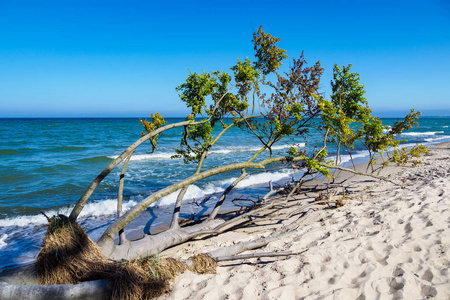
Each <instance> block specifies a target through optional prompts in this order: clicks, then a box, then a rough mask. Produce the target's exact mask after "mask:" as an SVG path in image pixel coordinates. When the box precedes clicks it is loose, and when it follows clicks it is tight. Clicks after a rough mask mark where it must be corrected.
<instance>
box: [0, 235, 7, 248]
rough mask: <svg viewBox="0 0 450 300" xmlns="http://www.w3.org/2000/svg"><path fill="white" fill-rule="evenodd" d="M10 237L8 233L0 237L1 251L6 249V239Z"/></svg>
mask: <svg viewBox="0 0 450 300" xmlns="http://www.w3.org/2000/svg"><path fill="white" fill-rule="evenodd" d="M7 237H8V235H7V234H6V233H4V234H2V236H0V249H2V248H5V247H6V245H7V243H6V242H5V241H6V238H7Z"/></svg>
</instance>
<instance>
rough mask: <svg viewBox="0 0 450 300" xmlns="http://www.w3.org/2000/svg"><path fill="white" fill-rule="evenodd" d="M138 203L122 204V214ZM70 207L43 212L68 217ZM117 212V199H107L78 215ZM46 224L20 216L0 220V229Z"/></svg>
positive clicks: (41, 219)
mask: <svg viewBox="0 0 450 300" xmlns="http://www.w3.org/2000/svg"><path fill="white" fill-rule="evenodd" d="M137 203H138V202H136V201H134V200H129V201H127V202H124V203H123V205H122V206H123V208H122V210H123V212H126V211H128V210H129V209H130V208H132V207H133V206H135V205H136V204H137ZM71 210H72V207H64V208H59V209H50V210H47V211H45V214H46V215H47V216H54V215H58V214H64V215H69V214H70V211H71ZM116 212H117V199H107V200H102V201H96V202H92V203H87V204H86V205H85V206H84V208H83V210H82V211H81V213H80V216H79V218H81V219H83V218H89V217H99V216H107V215H115V214H116ZM45 224H47V219H46V218H45V217H44V216H43V215H42V214H39V215H22V216H17V217H13V218H6V219H0V227H28V226H39V225H45Z"/></svg>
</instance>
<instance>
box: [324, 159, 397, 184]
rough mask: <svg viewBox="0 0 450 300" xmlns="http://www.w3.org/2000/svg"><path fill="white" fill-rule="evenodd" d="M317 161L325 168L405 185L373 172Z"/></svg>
mask: <svg viewBox="0 0 450 300" xmlns="http://www.w3.org/2000/svg"><path fill="white" fill-rule="evenodd" d="M317 163H318V164H319V165H320V166H322V167H325V168H329V169H336V170H340V171H344V172H349V173H353V174H356V175H361V176H368V177H372V178H375V179H378V180H382V181H387V182H390V183H392V184H394V185H396V186H400V187H403V185H402V184H399V183H397V182H395V181H392V180H390V179H388V178H386V177H382V176H377V175H374V174H371V173H365V172H359V171H356V170H352V169H348V168H343V167H339V166H335V165H329V164H326V163H323V162H317Z"/></svg>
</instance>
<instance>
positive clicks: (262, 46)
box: [252, 26, 287, 75]
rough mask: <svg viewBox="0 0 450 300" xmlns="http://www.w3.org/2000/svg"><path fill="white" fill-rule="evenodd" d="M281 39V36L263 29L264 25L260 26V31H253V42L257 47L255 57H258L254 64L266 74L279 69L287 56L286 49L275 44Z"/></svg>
mask: <svg viewBox="0 0 450 300" xmlns="http://www.w3.org/2000/svg"><path fill="white" fill-rule="evenodd" d="M279 41H280V39H279V38H276V37H273V36H271V35H270V34H268V33H265V32H264V31H263V30H262V26H259V28H258V31H257V32H255V33H253V40H252V42H253V45H254V49H255V57H256V58H257V61H256V62H254V65H255V67H256V69H257V70H260V71H261V72H262V73H263V74H264V75H267V74H270V73H272V72H274V71H275V70H277V69H278V68H279V67H280V66H281V65H282V63H281V61H282V60H283V59H285V58H287V55H286V54H285V53H286V50H283V49H280V48H278V47H277V46H276V45H275V44H276V43H278V42H279Z"/></svg>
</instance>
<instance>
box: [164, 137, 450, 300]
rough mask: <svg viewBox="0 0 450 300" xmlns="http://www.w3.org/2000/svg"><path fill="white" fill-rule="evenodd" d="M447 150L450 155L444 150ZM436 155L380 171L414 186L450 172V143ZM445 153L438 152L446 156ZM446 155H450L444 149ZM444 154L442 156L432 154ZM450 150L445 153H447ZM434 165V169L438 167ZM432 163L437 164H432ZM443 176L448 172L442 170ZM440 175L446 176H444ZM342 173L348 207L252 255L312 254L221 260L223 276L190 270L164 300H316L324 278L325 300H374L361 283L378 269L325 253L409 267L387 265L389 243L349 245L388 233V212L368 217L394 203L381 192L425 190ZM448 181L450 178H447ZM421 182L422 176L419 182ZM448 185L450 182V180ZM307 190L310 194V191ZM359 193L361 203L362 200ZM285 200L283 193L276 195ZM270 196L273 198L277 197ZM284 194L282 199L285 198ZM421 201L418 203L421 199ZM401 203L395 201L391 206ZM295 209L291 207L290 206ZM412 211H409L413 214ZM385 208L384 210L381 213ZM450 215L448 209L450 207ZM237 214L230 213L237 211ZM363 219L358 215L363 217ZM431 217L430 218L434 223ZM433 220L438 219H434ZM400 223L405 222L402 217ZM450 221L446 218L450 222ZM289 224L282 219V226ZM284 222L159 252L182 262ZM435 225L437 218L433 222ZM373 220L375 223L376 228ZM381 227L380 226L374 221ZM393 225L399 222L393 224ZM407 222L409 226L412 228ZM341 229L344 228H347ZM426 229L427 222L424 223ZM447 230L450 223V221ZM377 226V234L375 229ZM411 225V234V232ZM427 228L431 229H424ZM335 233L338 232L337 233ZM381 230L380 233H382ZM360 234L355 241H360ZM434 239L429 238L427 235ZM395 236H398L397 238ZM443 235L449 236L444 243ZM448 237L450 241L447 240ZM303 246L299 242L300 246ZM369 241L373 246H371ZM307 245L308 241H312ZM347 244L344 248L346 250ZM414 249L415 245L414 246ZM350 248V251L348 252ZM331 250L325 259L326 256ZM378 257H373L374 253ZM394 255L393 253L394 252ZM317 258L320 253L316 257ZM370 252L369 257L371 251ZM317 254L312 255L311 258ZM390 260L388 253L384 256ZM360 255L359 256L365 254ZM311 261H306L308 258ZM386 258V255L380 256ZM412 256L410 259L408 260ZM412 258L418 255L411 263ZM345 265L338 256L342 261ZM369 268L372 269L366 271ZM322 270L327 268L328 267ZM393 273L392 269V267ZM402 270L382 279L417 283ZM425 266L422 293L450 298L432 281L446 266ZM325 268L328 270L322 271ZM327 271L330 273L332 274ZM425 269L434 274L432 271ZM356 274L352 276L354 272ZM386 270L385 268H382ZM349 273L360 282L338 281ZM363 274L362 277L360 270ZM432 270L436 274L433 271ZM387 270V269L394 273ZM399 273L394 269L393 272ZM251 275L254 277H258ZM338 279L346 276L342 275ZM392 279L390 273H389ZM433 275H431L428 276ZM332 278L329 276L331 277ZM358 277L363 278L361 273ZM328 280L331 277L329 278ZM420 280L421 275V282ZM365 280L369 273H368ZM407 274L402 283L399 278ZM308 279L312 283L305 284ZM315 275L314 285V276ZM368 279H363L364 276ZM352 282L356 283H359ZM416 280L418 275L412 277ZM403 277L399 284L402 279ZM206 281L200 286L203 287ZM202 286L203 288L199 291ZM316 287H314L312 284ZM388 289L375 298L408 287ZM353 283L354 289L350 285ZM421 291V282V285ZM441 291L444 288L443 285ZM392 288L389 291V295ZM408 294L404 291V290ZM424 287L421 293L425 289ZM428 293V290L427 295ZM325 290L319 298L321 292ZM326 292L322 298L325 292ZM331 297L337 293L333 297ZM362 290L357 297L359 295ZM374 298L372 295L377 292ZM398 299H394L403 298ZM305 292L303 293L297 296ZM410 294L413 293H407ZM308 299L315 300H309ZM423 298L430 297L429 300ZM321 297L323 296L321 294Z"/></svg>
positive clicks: (318, 216)
mask: <svg viewBox="0 0 450 300" xmlns="http://www.w3.org/2000/svg"><path fill="white" fill-rule="evenodd" d="M445 149H446V150H445ZM429 150H430V153H431V154H429V155H425V156H423V158H422V160H423V161H424V164H423V165H422V166H419V167H418V168H415V169H412V168H404V167H388V168H385V169H383V170H382V173H381V175H386V174H391V176H396V175H395V174H396V173H402V174H401V175H400V176H403V177H406V178H407V180H408V181H411V182H414V181H417V180H420V178H424V176H423V175H421V174H422V173H429V172H432V171H433V170H434V171H439V170H441V169H442V168H444V169H445V166H447V172H448V170H449V168H450V157H449V155H450V143H449V142H448V143H442V144H438V145H435V146H433V147H430V148H429ZM443 151H444V154H442V153H440V152H443ZM445 151H447V152H445ZM434 152H439V153H434ZM445 153H447V154H445ZM436 159H437V160H438V161H442V162H443V163H444V162H445V163H446V165H444V167H442V166H441V167H439V166H437V165H436V161H435V160H436ZM433 164H434V165H433ZM430 165H431V166H430ZM358 166H359V167H363V166H362V165H361V164H359V165H358ZM441 171H442V170H441ZM439 172H440V171H439ZM336 173H340V174H339V175H338V178H339V180H337V181H336V182H335V186H339V184H341V183H342V181H345V184H346V185H347V186H348V189H347V194H348V195H350V196H352V197H353V198H354V199H352V200H347V201H346V202H347V205H345V206H343V207H341V208H339V209H336V210H323V211H320V212H317V213H314V214H313V216H312V217H311V218H310V219H309V220H308V222H307V223H306V224H305V225H303V226H301V227H300V228H299V229H298V230H299V235H298V236H297V235H296V236H294V237H292V239H290V240H288V241H279V242H276V243H271V244H269V245H268V246H267V247H266V249H267V250H266V249H264V250H261V249H260V250H255V251H251V252H265V251H274V252H277V251H286V250H288V251H293V252H299V251H302V250H305V249H308V250H307V251H306V252H305V253H304V254H302V255H301V256H300V257H299V256H291V257H287V258H282V259H280V258H278V259H273V258H272V259H269V258H261V259H250V260H246V261H236V262H232V263H220V264H219V268H218V274H216V275H197V274H195V275H194V274H191V273H190V272H186V273H184V274H181V275H180V276H178V277H177V278H176V279H175V281H174V282H173V286H174V288H173V289H172V291H171V293H169V294H168V295H165V296H162V297H161V298H160V299H171V298H176V299H204V298H207V299H220V298H222V297H224V296H228V297H229V298H230V299H240V298H243V299H245V298H247V299H250V298H253V299H254V298H255V297H256V298H258V299H259V298H261V299H266V298H267V299H271V298H283V299H297V298H304V297H306V299H316V298H318V297H319V296H320V295H322V294H323V293H322V292H321V291H322V289H323V288H324V283H323V281H324V280H325V279H326V280H328V283H327V284H328V285H327V286H326V287H328V289H325V290H326V291H327V293H328V294H326V293H325V294H323V295H324V296H325V297H329V296H330V297H331V295H335V294H336V293H338V294H336V295H338V296H339V295H340V296H339V297H342V298H346V297H348V298H349V299H351V298H355V299H356V298H357V297H358V296H360V295H363V294H364V295H366V296H369V298H371V297H372V295H374V294H373V293H374V292H373V291H365V290H363V291H361V289H360V288H359V286H360V285H361V283H360V282H359V281H360V280H359V279H355V278H356V277H357V278H360V277H358V276H359V275H361V274H363V273H365V274H366V275H367V274H368V273H369V271H370V272H372V273H373V272H374V271H376V270H377V268H374V270H370V268H369V270H367V269H364V268H363V267H361V266H358V265H352V264H351V263H350V262H349V261H350V259H347V260H348V261H347V262H345V261H344V262H342V257H340V260H341V261H340V262H339V263H337V264H340V266H337V265H335V264H336V263H335V262H334V257H333V254H334V253H333V252H331V253H330V252H329V251H328V252H327V249H330V247H331V248H333V249H334V248H335V249H337V250H338V251H339V253H340V254H341V255H344V257H345V254H346V253H347V254H348V252H351V253H353V252H355V251H356V252H358V255H359V256H361V255H362V256H364V257H362V258H361V259H359V258H357V260H359V264H362V265H366V264H368V263H369V264H370V263H372V264H375V265H377V263H378V264H381V263H379V262H378V261H380V260H381V261H382V262H383V263H386V265H385V266H383V264H381V265H382V267H381V268H384V269H386V266H387V267H388V268H390V269H392V270H390V272H391V273H392V272H394V271H395V270H397V269H395V268H396V267H397V266H398V265H402V264H405V263H408V260H409V259H410V257H408V254H404V255H402V254H398V253H397V256H398V255H400V256H402V257H403V258H402V260H401V262H400V263H399V264H397V265H396V266H395V268H394V267H392V266H391V265H392V263H391V262H390V261H388V259H385V260H384V261H383V257H384V258H385V257H389V256H390V254H386V253H384V252H389V251H391V250H392V249H394V248H395V247H394V248H392V249H389V250H384V249H387V248H389V247H390V246H392V245H387V246H385V247H384V248H381V250H380V249H378V248H380V247H381V246H379V244H380V243H381V244H382V242H380V241H377V243H376V246H377V247H375V245H370V243H369V246H367V247H366V248H364V247H365V246H362V243H361V242H360V244H359V245H356V244H352V245H350V246H351V247H346V246H345V244H347V243H349V242H348V241H351V240H352V239H356V238H367V239H368V241H369V242H370V237H374V236H375V237H376V236H377V235H379V234H380V232H381V231H382V230H386V228H382V227H383V224H384V220H383V217H386V215H384V216H383V215H382V211H375V210H374V213H373V214H372V212H370V213H368V212H367V211H368V210H371V209H372V210H373V209H374V208H373V207H372V206H371V205H369V206H368V207H366V206H367V204H368V203H370V201H372V202H374V203H375V204H376V205H381V206H383V205H384V206H389V205H388V204H387V203H385V201H386V200H382V199H381V200H380V199H379V198H380V197H381V195H385V194H386V195H387V196H388V197H387V198H388V199H389V197H391V198H392V195H390V194H389V193H404V192H405V191H410V190H412V189H413V188H415V189H418V190H420V189H421V188H423V185H419V186H417V182H416V184H415V185H410V186H408V183H407V188H406V189H399V188H398V187H395V186H393V185H392V184H390V183H384V182H380V181H379V180H376V179H373V178H370V177H367V178H366V177H364V178H363V177H362V176H360V175H353V174H348V173H345V172H342V171H337V172H336ZM448 175H449V176H450V174H448ZM442 176H443V175H442V174H441V177H437V178H438V179H439V178H440V179H442V180H444V187H445V183H447V186H450V184H448V179H447V178H442ZM414 178H419V179H417V180H416V179H414ZM445 180H447V181H445ZM326 181H328V179H327V178H320V179H316V180H314V181H310V182H308V183H306V184H305V186H304V188H305V189H306V191H305V192H304V193H302V194H297V195H294V196H293V198H292V199H290V201H289V202H290V203H291V204H295V203H299V202H301V201H304V200H307V199H309V200H311V199H314V197H316V196H317V195H318V193H317V191H313V189H314V188H315V189H316V190H317V187H319V186H320V185H321V184H323V183H325V182H326ZM308 189H309V190H308ZM449 194H450V191H449V188H448V187H447V190H445V191H444V195H446V199H447V200H446V201H447V202H446V203H447V204H446V205H447V206H448V204H450V203H448V201H449V200H448V198H449ZM360 195H362V196H361V198H358V197H359V196H360ZM274 197H279V196H274ZM274 197H272V199H274ZM282 197H283V196H282ZM412 199H413V200H414V201H418V199H416V198H415V197H412ZM419 200H420V199H419ZM393 205H394V206H395V204H393ZM291 207H292V206H291ZM394 208H395V209H394V210H395V211H394V213H400V212H401V210H402V209H404V208H405V207H403V206H402V207H400V208H396V207H394ZM408 208H410V207H406V209H408ZM383 209H384V208H383ZM289 211H290V210H289V208H288V209H286V213H288V212H289ZM447 211H448V209H447ZM223 213H230V212H223ZM231 213H232V212H231ZM358 214H359V215H358ZM340 218H343V219H346V220H350V221H348V222H350V223H349V224H345V226H341V227H340V228H339V222H341V221H342V220H341V219H340ZM402 218H405V216H402ZM428 219H430V218H428ZM431 219H434V217H432V218H431ZM398 220H400V218H399V219H398ZM351 221H352V222H353V223H355V224H354V225H358V224H359V225H361V224H362V225H361V226H363V227H362V228H358V226H359V225H358V226H355V227H357V228H351V227H352V226H351V225H352V223H351ZM355 221H356V222H355ZM449 221H450V220H447V223H448V222H449ZM283 222H284V221H283ZM283 222H276V223H273V224H272V223H270V222H269V223H267V224H263V223H258V222H256V223H257V224H250V225H244V226H242V227H239V228H237V229H235V230H232V231H227V232H225V233H223V234H220V235H218V236H215V237H212V238H209V239H205V240H202V239H198V240H193V241H189V242H187V243H184V244H182V245H178V246H174V247H172V248H170V249H167V250H165V251H163V252H162V253H161V255H162V256H171V257H177V258H187V257H189V256H191V255H193V254H198V253H201V252H203V253H204V252H208V251H211V250H214V249H217V248H220V247H222V246H227V245H230V244H233V243H236V242H238V241H240V240H250V239H254V238H257V237H260V236H262V235H264V234H268V233H270V232H271V231H273V230H276V228H277V226H279V225H280V224H282V223H283ZM403 222H404V223H405V222H406V223H405V224H402V226H403V227H405V228H406V229H404V232H405V234H408V232H407V231H409V233H411V232H414V229H415V226H413V225H411V222H407V221H405V220H404V221H403ZM432 222H433V221H432ZM371 223H372V224H371ZM375 223H377V224H375ZM394 223H395V222H394ZM407 224H409V226H407ZM341 225H342V224H341ZM425 225H426V224H425ZM447 225H448V224H447ZM373 227H375V230H373V229H374V228H373ZM410 227H411V228H413V229H410ZM425 227H426V226H425ZM428 227H430V228H429V229H428V230H430V229H433V228H434V227H433V224H432V225H430V226H428ZM448 228H449V227H448V226H447V228H444V230H443V231H442V230H441V229H442V228H439V229H438V230H435V231H439V230H441V231H440V232H438V234H440V237H439V239H440V240H441V243H440V244H436V243H435V244H434V245H431V246H432V247H435V248H436V247H441V246H439V245H444V246H443V247H444V248H445V245H448V244H450V242H449V241H448V240H445V234H447V236H450V232H449V229H448ZM336 230H337V232H336ZM377 231H378V232H377ZM355 234H356V236H355ZM427 234H430V233H427ZM346 235H349V236H350V240H347V239H344V236H346ZM305 236H306V237H305ZM396 237H397V236H396ZM442 237H444V238H442ZM330 239H333V240H332V241H331V243H330V245H328V246H326V245H327V243H328V241H330ZM447 239H448V238H447ZM298 241H300V242H298ZM365 242H366V243H367V241H365ZM308 243H309V244H308ZM341 243H343V244H344V245H341ZM387 243H389V240H387ZM411 243H412V244H411V245H412V246H410V247H412V251H413V252H414V253H415V252H417V253H420V252H421V251H422V250H425V247H420V245H418V243H417V242H414V241H413V242H411ZM413 244H414V245H413ZM417 246H419V248H421V250H420V251H416V249H417V250H418V248H417ZM414 247H415V248H414ZM352 249H353V250H352ZM350 250H352V251H350ZM324 251H325V254H324V253H322V252H324ZM443 251H444V255H446V258H444V260H443V261H442V264H444V265H446V267H447V268H448V267H450V257H449V253H448V246H447V248H445V249H444V250H443ZM371 252H375V254H373V253H371ZM391 252H392V251H391ZM311 253H314V254H311ZM367 253H369V254H370V255H369V254H367ZM311 255H312V256H311ZM383 255H384V256H383ZM359 256H358V257H359ZM375 256H376V257H377V259H376V260H375V262H373V261H372V260H373V259H374V257H375ZM305 257H306V258H305ZM380 257H381V258H380ZM405 257H406V258H405ZM411 259H412V258H411ZM338 260H339V259H338ZM352 260H355V257H354V256H353V257H352ZM421 260H422V261H425V262H426V260H424V259H421ZM314 264H319V265H320V266H315V267H314V266H313V265H314ZM330 264H332V265H333V264H334V265H333V266H332V267H331V269H333V270H335V271H336V272H337V273H333V272H332V271H330V270H329V268H330V267H329V266H328V265H330ZM346 264H348V266H347V267H343V266H345V265H346ZM291 265H292V266H293V265H295V266H296V267H295V270H292V268H291ZM366 267H367V266H366ZM323 268H324V269H323ZM393 268H394V269H395V270H394V269H393ZM399 268H400V269H402V270H403V273H402V272H400V271H398V272H400V273H402V276H393V275H392V274H391V275H390V276H387V275H386V276H385V277H383V278H390V279H389V280H391V281H390V282H395V283H396V284H397V285H396V286H397V287H399V286H401V285H403V287H404V286H406V285H407V284H408V283H410V282H411V278H408V279H407V280H406V281H405V282H403V281H401V279H404V278H403V275H404V274H405V272H404V269H405V268H402V267H401V266H400V267H399ZM421 268H422V269H423V270H424V272H425V273H424V272H422V273H420V270H419V271H415V273H414V274H413V275H414V277H416V278H418V279H417V280H419V281H418V282H421V281H420V279H421V278H420V276H422V277H425V278H428V279H430V276H431V279H430V281H427V280H425V279H424V280H425V281H427V282H429V284H426V283H423V282H422V283H421V284H422V285H423V286H424V287H423V289H421V290H420V291H417V289H416V291H415V292H416V293H417V292H419V294H420V293H422V294H424V295H428V296H433V293H435V292H436V294H438V293H439V295H442V293H444V295H445V293H447V295H449V294H450V291H448V290H449V288H447V290H446V289H445V287H446V286H449V282H448V279H446V280H447V281H444V283H443V284H440V285H439V284H438V288H436V287H434V286H433V285H436V283H434V282H433V278H435V279H436V280H438V279H439V280H441V281H442V280H444V279H442V278H443V277H445V275H448V274H447V273H445V272H444V271H442V269H440V270H437V271H435V272H433V270H431V266H426V267H422V266H421ZM322 269H323V270H322ZM303 270H307V272H308V274H309V276H310V277H311V278H309V279H308V278H306V277H305V276H307V275H305V274H302V272H303V273H305V272H306V271H303ZM327 270H328V271H327ZM427 270H430V271H429V272H428V271H427ZM350 271H351V272H350ZM384 271H385V270H384ZM345 272H347V273H348V272H350V273H351V274H346V276H350V277H352V276H353V277H352V278H353V279H355V280H356V281H355V282H354V283H348V282H347V283H346V284H347V287H345V288H344V287H339V284H340V282H339V280H338V278H340V277H342V274H344V273H345ZM358 272H359V274H356V273H358ZM430 272H431V273H430ZM442 272H444V273H445V274H444V275H442V274H441V273H442ZM388 273H389V272H388ZM394 273H395V272H394ZM252 274H253V275H252ZM298 274H302V276H303V277H302V278H297V277H298V276H299V275H298ZM339 274H340V275H339ZM386 274H387V273H386ZM430 274H432V275H430ZM325 275H326V276H325ZM356 275H358V276H356ZM290 276H294V277H295V278H297V280H299V282H301V280H303V282H306V283H308V288H304V287H301V286H296V285H295V284H294V285H293V283H292V280H291V281H289V282H285V280H284V279H285V278H287V277H290ZM324 276H325V277H324ZM417 276H418V277H417ZM363 277H365V276H363ZM397 277H401V278H397ZM305 278H306V279H305ZM314 278H316V280H315V279H314ZM318 278H322V279H320V280H321V283H318V282H315V281H317V280H318ZM361 278H362V277H361ZM353 279H352V280H353ZM412 279H414V278H412ZM399 280H400V281H399ZM246 281H249V282H250V283H251V291H249V290H248V289H249V288H246V287H243V286H242V285H241V283H243V282H246ZM265 282H266V283H265ZM200 283H201V284H200ZM199 284H200V286H199ZM311 284H312V285H311ZM386 284H387V283H384V285H380V287H379V288H378V290H377V291H376V293H377V295H379V294H383V293H387V294H389V295H390V294H395V293H397V294H398V295H399V291H401V290H403V289H404V288H401V289H400V288H398V289H397V290H395V291H394V292H392V293H390V291H391V290H392V287H391V286H390V285H389V284H390V283H389V284H388V286H389V288H386ZM348 286H350V287H348ZM419 286H421V285H419ZM442 286H443V287H442ZM339 288H340V289H345V291H341V292H339V291H340V290H339V291H338V292H336V290H337V289H339ZM386 290H387V291H388V292H386ZM405 290H406V288H405ZM422 290H423V291H422ZM305 291H309V293H310V294H308V293H307V292H305ZM427 291H428V292H427ZM317 293H319V294H317ZM321 293H322V294H321ZM330 293H332V294H330ZM358 293H359V294H358ZM371 293H372V294H371ZM397 294H395V295H397ZM299 295H300V296H299ZM406 296H407V295H406ZM428 296H427V297H428ZM308 297H309V298H308ZM424 297H425V296H424ZM319 298H320V297H319Z"/></svg>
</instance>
